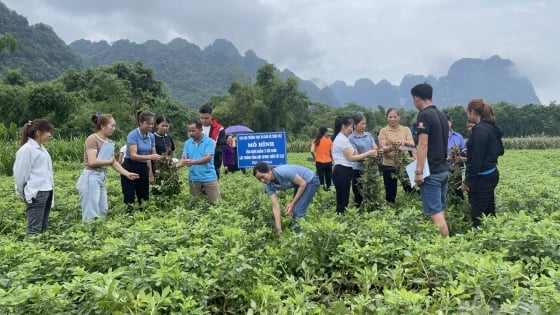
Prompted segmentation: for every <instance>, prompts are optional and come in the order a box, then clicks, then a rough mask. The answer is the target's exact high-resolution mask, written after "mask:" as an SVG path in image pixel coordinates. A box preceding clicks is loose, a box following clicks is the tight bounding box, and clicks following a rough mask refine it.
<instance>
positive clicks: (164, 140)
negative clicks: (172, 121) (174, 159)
mask: <svg viewBox="0 0 560 315" xmlns="http://www.w3.org/2000/svg"><path fill="white" fill-rule="evenodd" d="M156 125H157V131H156V132H154V135H155V136H156V152H157V154H159V155H166V154H167V155H173V152H174V151H175V143H174V142H173V138H171V136H170V135H168V134H167V131H168V130H169V120H168V119H167V117H165V116H159V117H158V118H156Z"/></svg>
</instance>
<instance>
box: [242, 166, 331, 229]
mask: <svg viewBox="0 0 560 315" xmlns="http://www.w3.org/2000/svg"><path fill="white" fill-rule="evenodd" d="M253 175H254V176H255V177H256V178H257V179H258V180H259V181H261V182H262V183H263V184H265V189H266V192H267V193H268V195H269V196H270V199H271V201H272V214H273V215H274V225H275V226H276V231H277V232H278V235H280V234H282V221H281V219H280V203H279V202H278V195H277V194H276V192H277V191H282V190H287V189H290V188H294V190H295V194H294V198H293V199H292V201H291V202H290V203H289V204H288V205H287V206H286V212H285V214H286V215H290V214H292V216H293V218H294V222H295V224H296V227H295V229H294V230H295V231H296V232H299V231H300V228H299V226H297V219H299V218H304V217H305V216H306V215H307V208H308V207H309V204H310V203H311V200H312V199H313V196H314V195H315V193H316V192H317V190H318V189H319V186H320V185H321V184H320V183H319V177H318V176H317V175H315V173H314V172H313V171H312V170H310V169H308V168H306V167H303V166H298V165H290V164H286V165H280V166H277V167H274V168H271V167H270V166H268V164H267V163H266V162H258V163H257V164H255V167H254V168H253Z"/></svg>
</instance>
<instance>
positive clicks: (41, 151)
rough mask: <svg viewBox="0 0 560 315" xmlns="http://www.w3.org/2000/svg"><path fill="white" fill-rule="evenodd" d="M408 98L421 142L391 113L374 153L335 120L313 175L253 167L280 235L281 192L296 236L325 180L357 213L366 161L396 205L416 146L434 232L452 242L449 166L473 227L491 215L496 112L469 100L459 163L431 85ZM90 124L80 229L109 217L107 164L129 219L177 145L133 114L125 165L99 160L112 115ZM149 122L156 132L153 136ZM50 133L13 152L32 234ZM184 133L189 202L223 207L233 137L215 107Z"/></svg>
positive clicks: (44, 202)
mask: <svg viewBox="0 0 560 315" xmlns="http://www.w3.org/2000/svg"><path fill="white" fill-rule="evenodd" d="M411 95H412V98H413V100H414V105H415V107H416V108H417V109H418V110H419V114H418V117H417V124H416V127H417V132H418V142H417V143H415V141H414V139H413V136H412V133H411V130H410V129H409V128H408V127H405V126H401V125H400V124H399V119H400V115H399V111H398V110H397V109H394V108H392V109H390V110H388V111H387V122H388V125H387V126H386V127H384V128H383V129H381V130H380V132H379V145H377V144H376V141H375V139H374V138H373V136H372V135H371V134H370V133H369V132H367V131H366V129H367V122H366V118H365V116H364V115H363V114H357V115H355V116H354V117H349V116H339V117H336V119H335V123H334V132H333V135H332V137H329V130H328V128H326V127H322V128H320V129H319V132H318V134H317V137H316V138H315V139H314V140H313V142H312V145H311V152H312V155H313V157H314V158H315V161H316V170H317V174H315V173H314V172H313V171H311V170H309V169H307V168H305V167H301V166H297V165H282V166H278V167H274V168H273V167H270V166H269V165H268V164H266V163H264V162H259V163H257V164H256V165H255V167H254V168H253V175H254V176H255V177H256V178H257V179H258V180H259V181H261V182H262V183H264V184H265V186H266V191H267V192H268V194H269V195H270V197H271V200H272V212H273V215H274V221H275V226H276V229H277V232H278V233H279V234H281V233H282V225H281V220H280V215H281V213H280V204H279V199H278V196H277V195H276V192H277V191H280V190H286V189H290V188H293V189H294V197H293V199H292V200H291V202H290V203H289V204H288V205H287V206H286V209H285V213H286V214H290V215H292V216H293V217H294V219H295V220H296V231H299V226H298V225H297V219H299V218H302V217H305V216H306V211H307V208H308V206H309V204H310V202H311V200H312V199H313V196H314V195H315V193H316V192H317V190H318V189H319V187H321V186H322V187H324V188H325V189H326V190H329V189H330V187H331V180H332V183H333V184H334V186H335V190H336V212H337V213H339V214H343V213H344V212H345V209H346V207H347V206H348V203H349V199H350V191H351V190H353V194H354V202H355V204H356V205H357V206H360V204H361V203H362V200H363V198H362V196H361V194H360V189H359V187H358V185H359V179H360V178H361V176H362V175H363V173H364V171H365V166H364V161H365V160H366V159H368V158H371V157H375V156H378V154H380V153H381V155H382V162H381V168H380V171H381V172H382V174H383V180H384V186H385V199H386V200H387V202H389V203H393V202H394V201H395V198H396V191H397V185H398V183H397V180H396V178H395V176H394V173H395V171H396V170H395V157H396V154H397V152H396V150H398V148H414V147H416V152H415V156H414V157H415V158H416V169H415V178H414V182H415V184H416V185H418V186H419V187H420V196H421V198H422V207H423V209H424V214H425V215H426V216H429V217H430V218H431V220H432V222H433V223H434V224H436V225H437V226H438V227H439V230H440V233H441V235H443V236H447V235H449V230H448V227H447V223H446V221H445V214H444V210H445V205H446V194H447V185H448V180H449V168H450V166H449V165H450V164H451V165H454V164H456V163H457V164H462V163H463V162H465V161H466V175H465V179H464V180H463V181H462V183H461V185H460V187H457V188H459V189H460V190H461V191H463V192H467V194H468V198H469V203H470V205H471V215H472V221H473V226H474V227H477V226H479V225H480V218H481V216H482V215H494V214H495V199H494V190H495V188H496V186H497V184H498V181H499V172H498V169H497V163H498V156H500V155H502V154H503V153H504V148H503V144H502V140H501V137H502V132H501V130H500V129H499V128H498V127H497V126H496V119H495V116H494V111H493V109H492V107H491V106H490V105H489V104H487V103H486V102H484V101H483V100H482V99H474V100H472V101H471V102H469V104H468V106H467V108H466V112H467V119H468V122H469V123H470V124H472V126H473V127H472V134H471V136H470V137H469V140H468V142H467V145H466V158H465V157H462V156H460V158H459V160H456V161H455V160H454V161H449V159H448V155H449V154H450V151H448V150H450V143H452V144H453V146H458V147H459V149H460V151H461V152H462V153H464V151H465V150H464V148H461V147H462V146H464V142H462V143H456V141H455V139H456V138H454V137H453V136H454V133H453V131H452V129H451V123H450V121H449V119H448V117H446V116H445V115H444V114H443V113H442V112H441V111H439V110H438V109H437V108H436V107H435V106H434V105H433V104H432V87H431V86H430V85H429V84H427V83H423V84H418V85H416V86H415V87H413V88H412V90H411ZM91 121H92V123H93V124H94V127H95V132H94V133H93V134H91V135H90V136H89V137H88V138H87V139H86V141H85V144H84V169H83V171H82V174H81V175H80V177H79V179H78V182H77V189H78V192H79V195H80V202H81V206H82V219H83V220H84V221H89V220H91V219H95V218H98V217H101V216H106V215H107V212H108V202H107V190H106V187H105V180H106V174H107V169H108V167H109V166H111V167H112V168H113V169H114V170H115V171H117V172H118V173H119V174H120V175H121V186H122V192H123V199H124V203H125V204H126V206H127V210H128V211H133V209H134V206H133V205H134V204H135V202H137V203H138V204H139V205H141V204H142V202H143V201H145V200H148V199H149V185H150V183H151V182H153V181H154V180H155V169H156V168H157V162H158V161H161V160H162V159H163V158H164V156H165V155H170V154H173V151H174V150H175V144H174V142H173V139H172V138H171V137H170V136H169V135H168V134H167V131H168V128H169V120H168V119H167V118H166V117H158V118H156V117H155V115H154V114H153V113H151V112H149V111H139V112H138V113H137V123H138V126H137V128H135V129H133V130H131V131H130V132H129V133H128V135H127V138H126V149H125V152H124V154H123V155H124V158H123V160H122V164H121V163H120V162H119V160H117V159H115V157H114V155H113V154H109V155H108V156H104V157H101V156H100V153H101V152H102V151H103V150H104V146H111V145H112V146H113V147H114V143H113V142H112V141H111V139H110V137H111V136H112V135H113V133H114V132H115V128H116V121H115V119H114V118H113V117H112V116H111V115H110V114H95V115H93V116H92V117H91ZM154 123H156V124H157V126H158V129H157V131H156V132H155V133H152V129H153V128H154ZM53 129H54V126H53V125H52V124H51V123H50V122H48V121H47V120H46V119H35V120H33V121H30V122H28V123H26V124H25V125H24V127H23V131H22V138H21V141H20V148H19V150H18V151H17V153H16V160H15V163H14V169H13V171H14V180H15V186H16V193H17V195H18V196H19V197H20V199H21V200H22V201H24V202H25V204H26V216H27V227H26V232H27V233H28V234H38V233H42V232H44V231H45V230H46V228H47V225H48V218H49V213H50V209H51V207H52V206H53V205H54V194H53V192H54V180H53V171H52V160H51V158H50V155H49V153H48V151H47V150H46V149H45V147H44V146H43V144H44V143H45V142H46V141H48V140H49V138H50V137H51V133H52V130H53ZM188 134H189V139H188V140H187V141H185V143H184V148H183V152H182V157H181V159H180V160H178V162H177V163H176V167H177V168H181V167H184V166H187V167H189V169H190V171H189V192H190V194H191V195H192V196H193V197H195V198H206V199H207V200H208V201H209V202H210V203H215V202H216V201H217V200H219V199H220V190H219V184H218V179H219V174H220V168H221V166H222V162H224V166H225V167H224V168H225V169H226V172H228V171H229V172H231V171H235V170H236V163H235V165H234V164H232V162H231V154H233V153H234V152H232V150H231V149H232V148H233V147H234V143H233V141H234V139H233V138H232V137H228V136H226V134H225V130H224V128H223V126H221V125H220V124H219V123H218V122H217V121H216V119H214V118H213V116H212V108H211V107H210V106H208V105H203V106H202V107H201V108H200V109H199V119H194V120H191V121H189V123H188ZM455 136H456V135H455ZM461 139H462V138H461ZM459 142H460V141H459ZM407 151H408V150H407ZM411 151H414V150H411ZM113 152H114V150H113ZM222 159H224V161H223V160H222ZM226 159H227V162H226V161H225V160H226ZM425 163H427V164H428V168H429V171H430V173H429V174H424V171H423V168H424V164H425ZM404 184H405V183H403V185H404ZM403 187H405V191H410V186H408V185H404V186H403Z"/></svg>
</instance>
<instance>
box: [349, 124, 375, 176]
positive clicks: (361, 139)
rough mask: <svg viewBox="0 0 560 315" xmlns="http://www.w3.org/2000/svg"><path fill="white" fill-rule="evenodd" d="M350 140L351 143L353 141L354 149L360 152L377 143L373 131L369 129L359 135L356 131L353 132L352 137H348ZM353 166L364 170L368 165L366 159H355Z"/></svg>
mask: <svg viewBox="0 0 560 315" xmlns="http://www.w3.org/2000/svg"><path fill="white" fill-rule="evenodd" d="M348 140H350V143H352V146H353V147H354V149H356V151H358V154H362V153H364V152H367V151H369V150H371V149H373V145H374V143H375V140H374V139H373V137H372V136H371V133H369V132H367V131H366V132H364V133H363V134H362V135H359V136H358V135H357V134H356V133H352V134H351V135H350V137H348ZM352 168H353V169H355V170H360V171H364V170H365V169H366V166H365V164H364V161H355V162H352Z"/></svg>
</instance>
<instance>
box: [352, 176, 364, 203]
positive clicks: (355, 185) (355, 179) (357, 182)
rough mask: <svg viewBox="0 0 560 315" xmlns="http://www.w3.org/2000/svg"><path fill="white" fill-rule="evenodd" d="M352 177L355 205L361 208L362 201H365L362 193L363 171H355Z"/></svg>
mask: <svg viewBox="0 0 560 315" xmlns="http://www.w3.org/2000/svg"><path fill="white" fill-rule="evenodd" d="M352 175H353V176H352V192H353V193H354V203H355V204H356V207H360V206H361V205H362V201H363V200H364V197H363V196H362V194H361V192H360V185H361V184H360V178H361V177H362V171H360V170H353V174H352Z"/></svg>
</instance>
